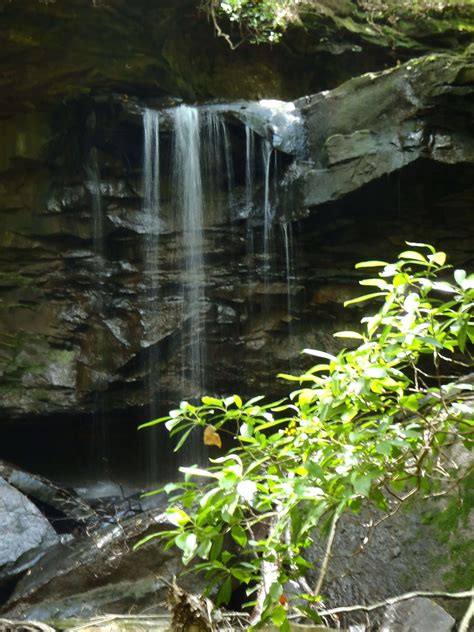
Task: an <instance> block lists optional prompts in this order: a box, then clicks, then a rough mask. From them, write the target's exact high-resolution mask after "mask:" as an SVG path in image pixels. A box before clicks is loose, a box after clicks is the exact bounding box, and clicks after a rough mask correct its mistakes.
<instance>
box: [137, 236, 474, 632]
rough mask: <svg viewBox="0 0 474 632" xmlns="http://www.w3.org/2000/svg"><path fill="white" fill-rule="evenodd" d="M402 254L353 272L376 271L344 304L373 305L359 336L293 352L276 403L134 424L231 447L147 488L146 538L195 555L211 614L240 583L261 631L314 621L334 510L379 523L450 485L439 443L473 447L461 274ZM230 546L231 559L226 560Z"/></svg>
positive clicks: (468, 331) (470, 287) (466, 303)
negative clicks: (314, 550) (299, 360)
mask: <svg viewBox="0 0 474 632" xmlns="http://www.w3.org/2000/svg"><path fill="white" fill-rule="evenodd" d="M409 247H410V248H411V249H410V250H406V251H404V252H402V253H401V254H400V255H399V259H398V261H397V262H395V263H392V264H390V263H386V262H382V261H366V262H364V263H360V264H358V265H357V266H356V267H357V268H361V269H362V268H369V269H372V268H379V269H380V270H381V271H380V272H379V273H378V274H377V276H375V277H371V278H368V279H365V280H363V281H361V282H360V283H361V285H363V286H365V287H369V288H371V289H373V290H374V291H373V292H371V293H370V294H367V295H364V296H362V297H360V298H357V299H354V300H351V301H348V303H347V304H356V303H357V304H358V303H361V302H365V301H369V302H371V303H372V302H374V301H378V302H379V303H378V305H379V308H378V309H377V310H376V311H375V312H374V313H373V314H371V315H367V316H365V317H364V318H363V319H362V321H361V323H362V325H363V326H362V327H361V329H360V331H341V332H338V333H336V334H335V336H337V337H338V338H347V339H348V340H354V341H356V343H355V344H356V345H357V346H356V347H355V348H348V349H344V350H342V351H341V352H340V353H338V354H337V355H330V354H328V353H325V352H320V351H315V350H312V349H306V350H305V353H306V354H308V355H309V356H310V357H313V358H315V361H316V364H314V365H313V366H311V367H310V368H309V369H308V371H306V373H304V374H303V375H299V376H292V375H281V376H280V377H281V378H283V379H285V380H288V381H289V382H291V383H292V384H294V385H295V390H294V391H293V392H292V393H291V394H290V395H289V397H288V398H286V399H284V400H282V401H279V402H273V403H269V404H268V403H267V404H264V403H263V398H262V397H255V398H253V399H251V400H249V401H246V402H243V401H242V399H241V398H240V397H239V396H237V395H233V396H231V397H227V398H224V399H220V398H214V397H203V398H202V404H201V405H199V406H194V405H192V404H190V403H189V402H182V403H181V405H180V407H179V408H178V409H177V410H173V411H171V412H170V415H169V416H167V417H165V418H162V419H157V420H154V421H152V422H149V423H146V424H143V426H142V427H148V426H152V425H154V424H159V423H165V425H166V427H167V429H168V430H169V432H170V433H171V435H173V436H175V435H180V439H179V442H178V444H177V448H176V449H179V448H180V447H181V446H182V444H183V443H184V441H186V439H187V437H188V436H189V434H190V433H191V432H203V433H204V434H203V439H204V440H205V442H206V443H215V444H217V445H219V444H220V443H221V435H223V434H224V433H225V434H229V435H230V436H231V437H232V441H233V442H234V446H233V447H232V448H231V449H230V450H228V451H227V452H225V454H223V456H222V457H220V458H216V459H211V462H210V466H209V467H208V468H206V469H203V468H199V467H197V466H193V467H183V468H180V469H181V471H182V472H183V473H184V475H185V479H184V481H183V482H178V483H170V484H168V485H166V486H165V487H164V489H163V490H158V491H164V492H165V493H167V494H168V495H169V507H168V509H167V514H168V518H169V521H170V523H171V524H172V525H174V526H173V528H171V529H169V530H167V531H165V532H164V533H157V534H156V535H154V536H150V537H162V538H164V539H165V540H166V541H167V546H172V545H174V546H177V547H178V548H179V549H181V551H182V559H183V562H184V564H189V562H190V561H191V560H194V559H195V558H198V559H199V560H200V562H199V563H198V564H197V565H196V566H194V567H193V570H201V571H204V572H205V573H206V579H207V582H208V584H207V585H208V589H209V590H211V589H212V588H213V587H214V586H216V585H218V586H220V588H219V591H218V594H217V603H218V604H220V603H226V602H227V601H228V599H229V598H230V595H231V590H232V586H233V584H235V583H236V582H239V583H242V584H245V585H247V586H248V587H249V589H250V590H252V588H251V587H258V588H259V593H258V596H257V602H258V604H257V605H258V611H259V617H260V620H261V621H265V620H271V621H272V622H273V623H274V624H275V625H276V626H277V627H279V629H281V630H286V629H288V622H287V615H288V613H289V612H290V611H292V610H297V611H299V612H300V613H302V614H304V615H306V616H308V617H310V618H312V619H313V620H315V621H317V620H318V615H317V602H318V600H319V598H320V593H321V589H322V585H323V580H324V575H325V572H326V569H327V565H328V563H329V561H330V551H331V546H332V542H333V538H334V533H335V530H336V527H337V521H338V519H339V517H340V516H341V514H342V513H343V512H346V511H354V512H357V511H359V510H360V509H361V507H362V506H363V505H365V504H371V505H373V506H375V507H377V508H378V509H379V510H381V511H382V512H386V513H390V512H391V511H393V510H394V509H396V508H397V507H398V506H399V505H400V503H403V502H404V501H405V500H407V499H408V498H409V497H411V496H413V495H414V494H416V493H421V494H424V495H428V494H430V493H432V492H434V491H439V489H440V488H441V487H442V486H443V483H444V482H445V481H446V479H450V478H452V477H453V476H455V475H456V473H454V472H452V471H451V470H450V468H449V465H448V464H447V461H446V462H445V459H444V457H445V454H444V451H443V450H442V448H443V446H446V445H447V444H450V443H452V442H453V441H462V442H463V443H464V445H465V446H466V447H467V448H471V447H472V432H473V421H472V418H473V417H472V406H470V405H469V402H472V398H473V394H472V391H473V381H472V379H469V377H466V378H460V377H459V374H460V373H461V374H462V373H464V374H466V372H467V370H468V368H469V367H470V366H472V363H471V354H470V345H471V344H472V342H473V341H474V327H473V321H472V307H473V300H474V275H470V276H468V275H467V274H466V272H465V271H464V270H455V271H454V275H453V274H452V271H450V270H449V266H446V265H445V260H446V255H445V253H443V252H437V251H435V249H434V248H433V247H432V246H428V245H423V244H409ZM380 301H381V304H380ZM153 493H156V492H153ZM324 535H326V536H327V547H326V555H325V556H324V559H323V560H322V561H321V564H320V566H319V568H318V569H316V571H317V573H318V574H319V579H318V581H317V582H316V585H315V586H314V588H313V589H312V590H311V591H310V592H307V593H305V594H300V595H298V599H297V600H291V599H289V598H288V597H287V596H285V597H283V596H282V595H283V590H284V585H285V583H286V582H287V581H288V580H289V579H297V578H299V577H302V576H304V575H305V574H306V573H307V571H308V568H309V567H310V566H311V565H310V564H309V563H308V561H307V560H306V559H305V558H304V549H305V547H307V546H308V545H310V544H311V542H312V541H313V540H314V539H319V538H321V537H322V536H324ZM147 539H149V538H147ZM229 539H231V540H232V542H233V547H234V549H237V550H238V555H235V554H234V553H232V552H230V551H228V550H226V546H225V545H224V542H226V541H228V540H229ZM144 541H146V540H144ZM227 548H228V547H227ZM269 573H270V575H271V576H272V580H271V584H270V585H268V586H266V587H263V588H262V577H264V576H265V575H266V577H267V578H268V577H269V576H270V575H269ZM302 600H304V601H302ZM305 601H306V603H307V606H305V605H301V604H302V603H303V604H304V603H305Z"/></svg>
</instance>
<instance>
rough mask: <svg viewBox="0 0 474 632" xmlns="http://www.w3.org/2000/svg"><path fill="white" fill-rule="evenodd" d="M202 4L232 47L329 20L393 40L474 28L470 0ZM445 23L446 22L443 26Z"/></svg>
mask: <svg viewBox="0 0 474 632" xmlns="http://www.w3.org/2000/svg"><path fill="white" fill-rule="evenodd" d="M201 8H203V9H204V11H205V12H206V13H207V15H208V16H209V17H210V18H211V20H212V22H213V25H214V28H215V31H216V33H217V35H218V36H220V37H223V38H225V40H226V41H227V43H228V44H229V45H230V46H231V48H237V47H238V46H240V45H241V44H242V43H243V42H245V41H249V42H251V43H254V44H261V43H268V42H270V43H273V42H277V41H279V40H280V39H281V37H282V35H283V33H284V31H285V30H286V28H287V27H288V26H290V25H292V24H293V25H295V24H299V25H303V24H304V23H305V22H307V23H308V24H311V21H312V20H313V21H314V20H315V19H316V21H318V20H321V19H326V18H331V19H333V20H334V21H335V22H336V24H337V25H338V26H340V27H345V28H347V29H348V30H349V31H350V30H353V31H354V32H357V31H358V30H360V33H361V34H363V33H364V30H365V36H370V35H371V34H372V35H373V36H375V37H379V38H384V37H387V36H389V37H392V38H393V39H394V41H396V40H397V34H398V38H400V39H403V37H404V35H403V32H404V31H410V30H411V29H413V26H415V27H416V28H421V30H423V28H427V27H428V30H433V31H434V32H436V31H439V30H443V28H446V29H449V28H452V29H454V28H455V27H456V26H457V27H458V28H459V29H460V30H466V31H469V32H473V31H474V23H473V22H472V21H470V18H471V19H472V17H473V9H474V7H473V3H472V2H470V1H469V0H415V1H414V0H401V1H400V0H202V3H201ZM436 20H437V21H438V23H439V24H438V25H435V24H434V21H436ZM443 22H447V24H445V25H444V27H443ZM358 23H360V24H359V28H357V24H358ZM410 23H411V24H410ZM371 32H372V33H371Z"/></svg>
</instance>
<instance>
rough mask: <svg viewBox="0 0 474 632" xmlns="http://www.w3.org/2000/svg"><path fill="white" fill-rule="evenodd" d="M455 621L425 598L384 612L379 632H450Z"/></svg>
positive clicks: (397, 605)
mask: <svg viewBox="0 0 474 632" xmlns="http://www.w3.org/2000/svg"><path fill="white" fill-rule="evenodd" d="M455 623H456V621H455V619H453V617H452V616H451V615H450V614H448V613H447V612H446V610H443V608H441V606H439V605H438V604H437V603H435V602H434V601H432V600H431V599H426V598H417V599H411V600H410V601H402V602H400V603H397V604H395V605H393V606H390V607H389V608H387V610H386V611H385V614H384V617H383V621H382V624H381V626H380V632H434V631H435V630H436V632H451V631H452V630H453V629H454V624H455Z"/></svg>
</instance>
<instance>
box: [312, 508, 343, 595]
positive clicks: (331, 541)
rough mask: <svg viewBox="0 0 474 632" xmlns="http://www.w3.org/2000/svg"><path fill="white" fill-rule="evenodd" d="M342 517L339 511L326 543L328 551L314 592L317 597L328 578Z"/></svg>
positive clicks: (334, 518)
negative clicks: (325, 579) (333, 548)
mask: <svg viewBox="0 0 474 632" xmlns="http://www.w3.org/2000/svg"><path fill="white" fill-rule="evenodd" d="M340 515H341V514H340V512H339V510H337V511H336V513H335V514H334V517H333V519H332V522H331V529H330V531H329V535H328V541H327V543H326V550H325V551H324V557H323V561H322V564H321V571H320V573H319V577H318V581H317V582H316V586H315V587H314V591H313V592H314V594H315V595H316V596H318V595H319V593H320V592H321V588H322V585H323V582H324V578H325V577H326V573H327V570H328V566H329V561H330V559H331V553H332V547H333V544H334V538H335V537H336V529H337V523H338V522H339V518H340Z"/></svg>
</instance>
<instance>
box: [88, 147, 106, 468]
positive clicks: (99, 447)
mask: <svg viewBox="0 0 474 632" xmlns="http://www.w3.org/2000/svg"><path fill="white" fill-rule="evenodd" d="M86 174H87V186H88V190H89V193H90V195H91V208H92V249H93V256H94V260H93V270H94V272H93V273H94V281H93V286H94V287H93V297H94V299H93V300H94V308H95V313H96V317H97V321H98V322H99V323H101V322H102V321H103V319H104V317H105V300H104V281H105V275H106V268H105V251H104V210H103V203H102V190H101V178H100V169H99V161H98V155H97V149H96V147H93V148H92V149H91V151H90V153H89V159H88V162H87V164H86ZM96 352H97V355H98V357H100V358H104V357H105V355H106V353H105V352H106V350H105V345H104V336H103V332H102V329H101V328H100V326H99V327H98V329H97V337H96ZM98 386H99V389H98V390H97V391H96V393H95V402H94V409H95V413H94V425H93V430H94V438H93V446H94V447H93V449H94V452H95V453H96V454H100V455H101V456H102V463H105V464H107V452H108V442H107V432H106V418H105V410H106V402H105V397H104V390H103V386H104V385H103V384H101V383H100V380H98ZM106 471H107V467H105V471H104V472H103V474H106Z"/></svg>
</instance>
